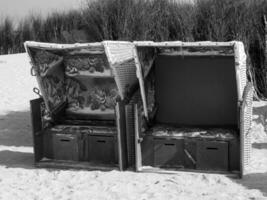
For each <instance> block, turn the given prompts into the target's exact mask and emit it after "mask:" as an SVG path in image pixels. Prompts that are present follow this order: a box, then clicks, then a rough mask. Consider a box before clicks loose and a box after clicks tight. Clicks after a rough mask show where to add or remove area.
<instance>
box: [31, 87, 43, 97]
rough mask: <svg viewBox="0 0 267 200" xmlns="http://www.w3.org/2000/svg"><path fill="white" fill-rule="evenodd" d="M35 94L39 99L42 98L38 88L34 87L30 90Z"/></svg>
mask: <svg viewBox="0 0 267 200" xmlns="http://www.w3.org/2000/svg"><path fill="white" fill-rule="evenodd" d="M32 91H33V92H34V93H35V94H37V95H38V96H39V97H41V98H42V95H41V92H40V90H39V89H38V88H36V87H34V88H33V90H32Z"/></svg>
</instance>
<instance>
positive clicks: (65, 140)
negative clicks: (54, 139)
mask: <svg viewBox="0 0 267 200" xmlns="http://www.w3.org/2000/svg"><path fill="white" fill-rule="evenodd" d="M60 141H61V142H69V141H70V140H68V139H61V140H60Z"/></svg>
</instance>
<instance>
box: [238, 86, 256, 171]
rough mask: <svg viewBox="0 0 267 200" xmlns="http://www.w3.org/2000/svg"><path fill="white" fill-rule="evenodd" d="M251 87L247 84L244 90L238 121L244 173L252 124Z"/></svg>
mask: <svg viewBox="0 0 267 200" xmlns="http://www.w3.org/2000/svg"><path fill="white" fill-rule="evenodd" d="M253 92H254V90H253V86H252V84H251V83H248V84H247V85H246V87H245V89H244V94H243V102H242V107H241V115H240V117H241V119H240V122H241V123H240V140H241V162H242V168H243V169H242V171H243V173H245V171H246V167H247V166H248V165H249V161H250V156H251V131H250V130H251V122H252V110H253V108H252V101H253Z"/></svg>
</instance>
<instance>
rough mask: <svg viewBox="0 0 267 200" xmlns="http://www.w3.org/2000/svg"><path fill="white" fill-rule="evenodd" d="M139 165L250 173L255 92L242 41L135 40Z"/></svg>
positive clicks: (131, 115)
mask: <svg viewBox="0 0 267 200" xmlns="http://www.w3.org/2000/svg"><path fill="white" fill-rule="evenodd" d="M134 44H135V50H134V56H135V64H136V69H137V76H138V79H139V84H140V90H141V96H142V104H140V103H139V104H138V103H136V104H135V105H134V106H133V107H134V108H131V109H132V110H131V109H130V108H128V109H129V110H131V111H132V112H129V116H128V118H133V119H134V120H135V122H134V125H132V124H130V123H128V124H127V126H132V127H134V129H135V139H134V142H133V143H134V145H135V146H134V147H133V146H132V149H130V150H129V151H132V154H134V155H135V157H134V159H135V168H136V170H137V171H145V172H148V171H149V172H151V171H153V172H159V171H164V172H170V171H177V170H185V171H186V170H190V171H192V170H193V171H206V172H216V173H227V174H228V173H229V174H240V175H241V176H242V175H244V174H245V173H247V167H248V163H249V159H250V151H251V144H250V137H251V136H250V126H251V118H252V97H253V87H252V85H251V84H250V83H249V82H248V81H247V77H246V55H245V51H244V47H243V44H242V43H241V42H235V41H233V42H192V43H190V42H180V41H177V42H159V43H157V42H149V41H142V42H134Z"/></svg>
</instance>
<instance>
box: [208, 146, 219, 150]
mask: <svg viewBox="0 0 267 200" xmlns="http://www.w3.org/2000/svg"><path fill="white" fill-rule="evenodd" d="M206 149H208V150H218V148H217V147H207V148H206Z"/></svg>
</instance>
